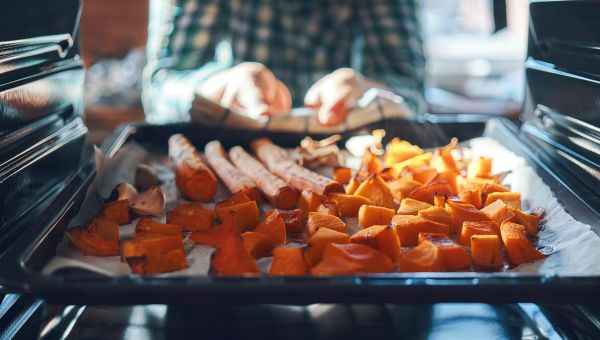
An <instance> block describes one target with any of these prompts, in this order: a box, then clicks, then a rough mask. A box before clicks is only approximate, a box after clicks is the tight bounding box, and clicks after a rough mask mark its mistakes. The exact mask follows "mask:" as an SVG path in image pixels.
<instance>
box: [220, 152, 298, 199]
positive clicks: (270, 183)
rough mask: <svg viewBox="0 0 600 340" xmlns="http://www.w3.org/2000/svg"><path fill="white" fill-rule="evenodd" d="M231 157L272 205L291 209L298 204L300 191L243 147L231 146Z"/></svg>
mask: <svg viewBox="0 0 600 340" xmlns="http://www.w3.org/2000/svg"><path fill="white" fill-rule="evenodd" d="M229 157H230V158H231V161H232V162H233V164H235V166H236V167H237V168H238V169H239V170H240V171H241V172H242V173H243V174H245V175H246V176H248V177H249V178H251V179H252V181H253V182H254V183H255V184H256V186H257V187H258V188H259V189H260V190H261V191H262V192H263V194H264V195H265V196H266V198H267V199H268V200H269V202H271V204H272V205H274V206H275V207H277V208H280V209H290V208H292V207H294V205H296V202H297V201H298V193H297V192H296V191H295V190H294V189H292V187H290V186H289V185H287V184H286V183H285V182H284V181H283V180H282V179H281V178H279V177H277V176H275V175H273V174H272V173H271V172H270V171H269V170H267V169H266V168H265V167H264V166H263V165H262V163H260V162H259V161H257V160H256V159H255V158H254V157H252V156H250V155H249V154H248V153H247V152H246V151H244V149H243V148H242V147H240V146H234V147H233V148H231V150H229Z"/></svg>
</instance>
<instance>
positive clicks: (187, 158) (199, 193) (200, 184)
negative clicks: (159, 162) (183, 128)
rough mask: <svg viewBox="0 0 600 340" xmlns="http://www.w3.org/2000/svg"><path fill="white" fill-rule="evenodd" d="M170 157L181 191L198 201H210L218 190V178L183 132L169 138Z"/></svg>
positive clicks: (176, 181)
mask: <svg viewBox="0 0 600 340" xmlns="http://www.w3.org/2000/svg"><path fill="white" fill-rule="evenodd" d="M169 158H170V159H171V161H172V162H173V166H174V168H175V183H176V184H177V188H178V189H179V191H181V193H182V194H183V195H184V196H186V197H188V198H190V199H192V200H196V201H210V200H211V199H213V197H214V196H215V193H216V192H217V178H216V177H215V175H214V174H213V173H212V171H210V169H209V168H208V167H207V166H206V164H204V162H203V161H202V157H201V156H200V153H198V150H196V148H195V147H194V146H193V145H192V143H190V141H189V140H188V139H187V138H185V136H183V135H181V134H176V135H173V136H171V138H169Z"/></svg>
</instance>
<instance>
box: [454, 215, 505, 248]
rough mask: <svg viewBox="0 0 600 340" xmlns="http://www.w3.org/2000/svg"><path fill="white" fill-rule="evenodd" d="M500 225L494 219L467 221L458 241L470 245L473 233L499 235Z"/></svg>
mask: <svg viewBox="0 0 600 340" xmlns="http://www.w3.org/2000/svg"><path fill="white" fill-rule="evenodd" d="M498 233H499V229H498V225H497V224H496V223H495V222H492V221H465V222H464V223H463V225H462V228H461V230H460V235H459V236H458V242H460V243H461V244H464V245H466V246H468V245H469V244H471V237H472V236H473V235H498Z"/></svg>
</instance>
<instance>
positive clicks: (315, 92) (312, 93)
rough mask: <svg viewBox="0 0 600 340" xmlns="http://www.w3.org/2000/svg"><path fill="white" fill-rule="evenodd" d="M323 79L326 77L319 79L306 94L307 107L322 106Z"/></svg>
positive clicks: (305, 102) (305, 103)
mask: <svg viewBox="0 0 600 340" xmlns="http://www.w3.org/2000/svg"><path fill="white" fill-rule="evenodd" d="M323 79H324V78H321V79H319V80H318V81H317V82H316V83H314V84H313V85H312V86H311V87H310V88H309V89H308V91H307V92H306V95H305V96H304V105H305V106H306V107H312V108H316V107H319V106H321V98H320V93H321V87H322V84H323Z"/></svg>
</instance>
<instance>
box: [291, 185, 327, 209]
mask: <svg viewBox="0 0 600 340" xmlns="http://www.w3.org/2000/svg"><path fill="white" fill-rule="evenodd" d="M325 200H327V197H326V196H323V195H320V194H317V193H316V192H314V191H312V190H310V189H306V190H303V191H302V193H301V194H300V197H299V199H298V205H299V206H300V209H301V210H302V211H303V212H304V213H305V214H308V213H309V212H311V211H317V208H319V205H320V204H321V202H323V201H325Z"/></svg>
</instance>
